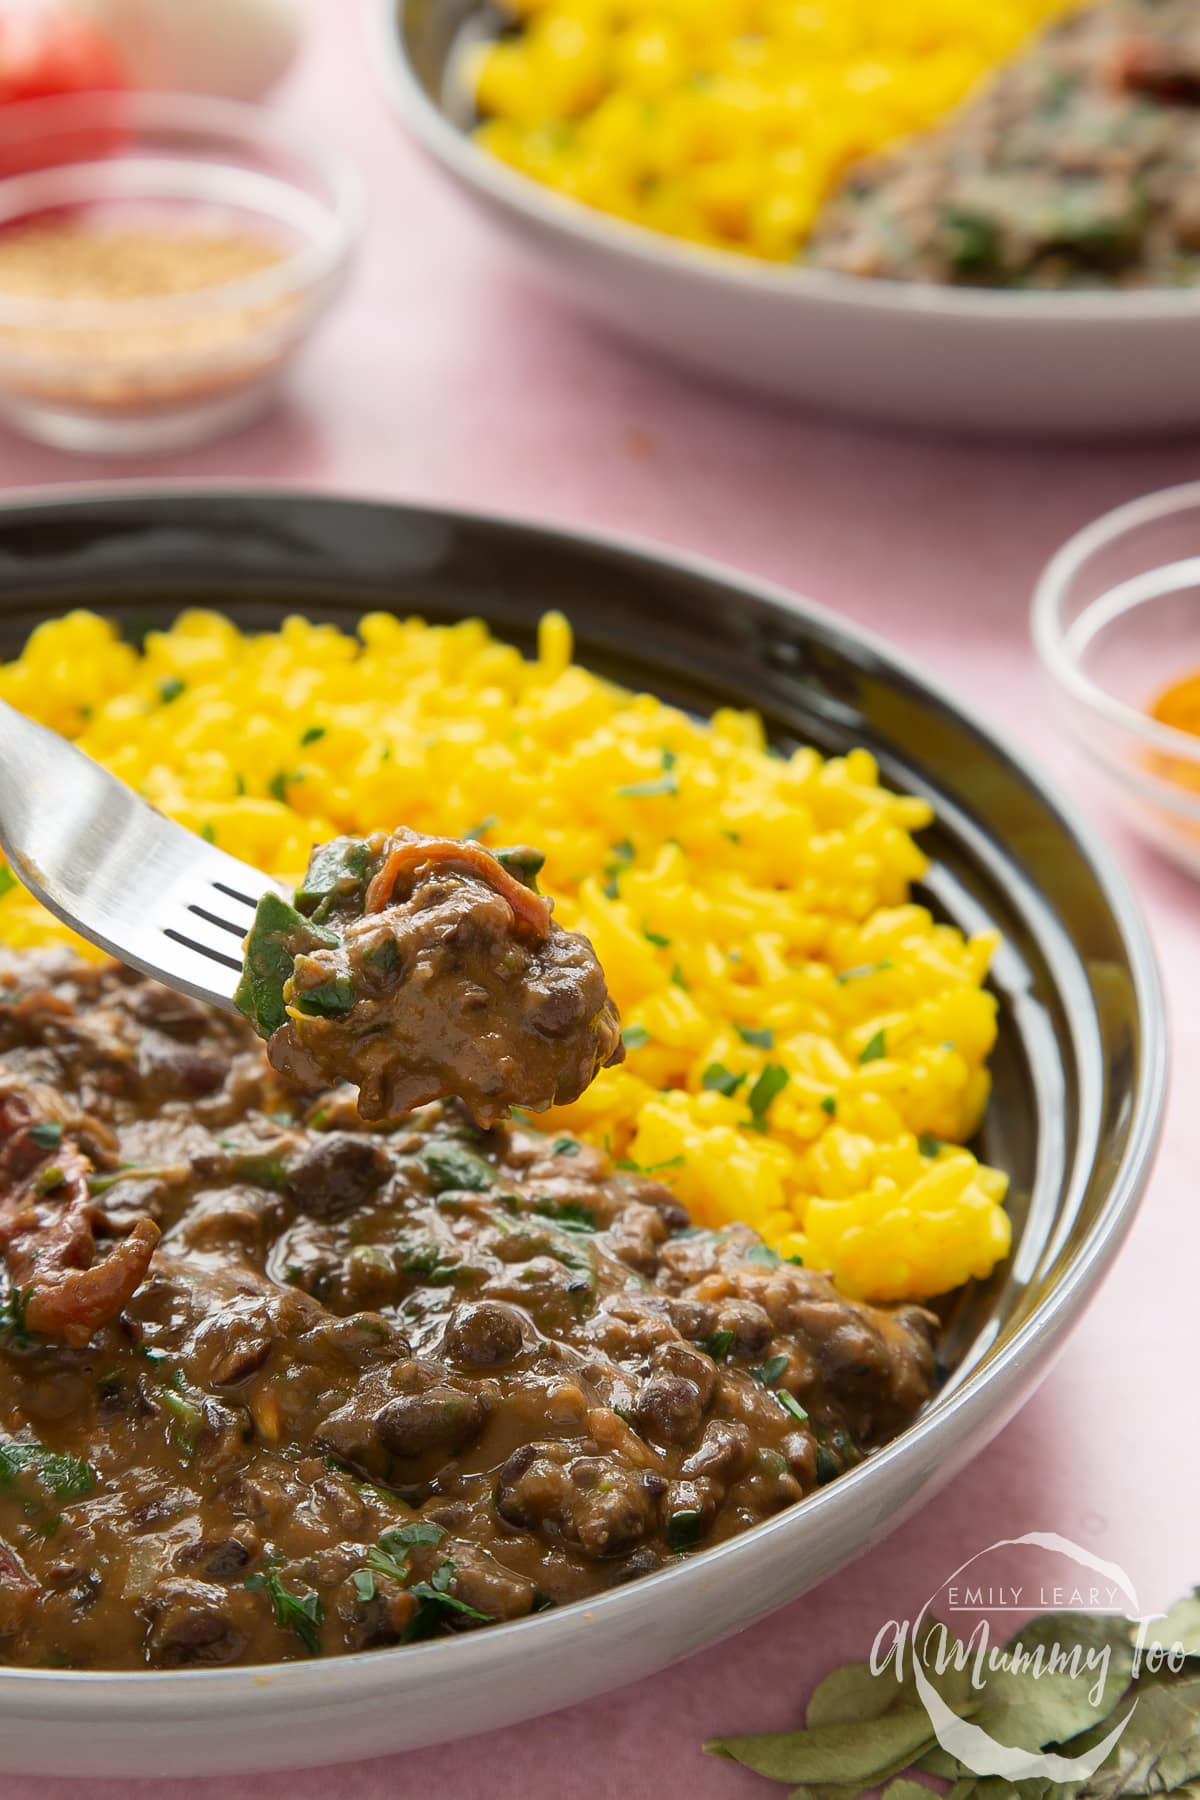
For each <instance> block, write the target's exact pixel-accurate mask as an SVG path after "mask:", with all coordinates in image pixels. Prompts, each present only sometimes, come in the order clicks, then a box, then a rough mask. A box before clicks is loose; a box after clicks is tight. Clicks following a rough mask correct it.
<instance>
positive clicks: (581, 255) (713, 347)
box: [363, 0, 1200, 437]
mask: <svg viewBox="0 0 1200 1800" xmlns="http://www.w3.org/2000/svg"><path fill="white" fill-rule="evenodd" d="M363 3H364V5H365V6H366V7H367V9H368V16H369V23H370V29H371V36H372V42H373V46H374V51H375V62H376V66H377V68H378V71H379V75H380V79H381V81H382V83H383V87H384V90H385V92H386V94H387V95H388V97H389V99H390V100H391V102H392V104H393V106H394V108H395V110H396V114H397V117H398V118H399V119H400V122H401V123H402V125H403V126H404V128H405V130H406V131H408V132H409V133H410V134H411V136H412V137H413V138H414V139H415V140H416V142H417V143H418V144H419V145H420V146H421V148H422V149H423V150H424V151H425V153H426V155H428V156H429V157H430V158H431V159H432V160H433V161H434V163H436V165H437V166H438V167H439V168H440V169H441V170H442V171H443V172H444V173H445V174H446V175H447V176H449V178H450V180H451V181H452V182H453V183H454V184H455V186H456V187H457V188H459V189H460V191H461V192H462V193H463V194H465V195H466V196H467V198H468V199H470V200H471V201H473V202H474V203H475V204H476V205H477V206H479V207H480V208H481V209H482V210H483V212H484V213H485V214H486V216H487V217H488V218H489V219H490V220H491V221H492V222H493V223H494V224H495V225H497V226H498V227H499V228H500V230H501V231H502V232H503V233H504V235H505V237H506V238H507V239H508V240H509V241H510V242H511V243H512V244H513V246H514V247H515V248H516V249H517V250H518V251H519V253H520V254H521V255H522V256H523V257H524V258H525V260H526V262H527V263H528V264H529V265H530V266H531V267H532V269H533V270H534V271H535V273H536V274H537V275H538V277H539V279H541V280H542V281H544V282H545V283H547V284H548V285H549V286H550V287H551V288H553V289H554V290H555V291H556V292H557V293H559V294H561V295H562V296H563V297H564V298H566V299H567V300H568V301H570V303H571V304H572V305H574V306H576V307H578V308H579V309H580V311H582V312H583V313H585V314H587V315H588V316H589V317H590V318H592V319H594V320H596V321H597V322H598V323H600V324H602V325H605V326H607V327H609V328H610V329H611V330H613V331H615V332H617V333H618V334H619V335H620V336H622V337H624V338H626V339H628V340H629V341H630V342H631V343H636V344H639V345H641V346H643V347H644V348H646V349H649V350H653V351H654V352H656V353H657V354H659V355H662V356H666V357H669V358H670V359H672V360H673V361H675V362H679V363H682V364H684V365H686V366H687V367H688V368H690V369H693V370H696V371H698V372H699V373H701V374H704V375H708V376H710V377H712V378H714V379H717V380H720V381H723V382H729V383H735V384H737V385H738V386H740V387H747V388H750V389H752V390H754V391H756V392H758V393H761V394H764V395H766V396H767V397H768V398H770V399H772V400H775V401H780V400H795V401H801V402H805V403H810V404H812V405H815V406H817V407H820V408H822V409H827V408H836V409H838V410H846V411H850V412H854V413H862V414H865V415H867V416H870V417H875V418H882V419H888V420H893V421H896V422H898V423H901V424H906V425H917V426H922V427H933V428H942V427H951V428H953V429H955V430H959V431H977V432H984V433H997V432H999V433H1014V432H1016V433H1022V434H1024V433H1034V434H1040V435H1048V436H1055V437H1062V436H1067V437H1078V436H1083V435H1087V436H1089V437H1090V436H1092V435H1093V434H1095V433H1096V432H1098V431H1099V432H1109V431H1113V432H1115V431H1120V432H1122V433H1128V432H1130V431H1158V430H1162V429H1164V428H1166V429H1172V428H1173V429H1178V428H1180V427H1185V426H1189V425H1194V424H1195V423H1196V422H1197V420H1200V355H1198V354H1197V351H1198V350H1200V288H1174V289H1167V288H1162V289H1153V288H1143V289H1136V290H1135V289H1129V290H1126V291H1123V292H1120V293H1115V292H1099V291H1097V292H1092V293H1088V292H1082V291H1079V292H1072V293H1035V292H1032V291H1031V292H1021V293H999V292H988V291H986V290H984V289H981V288H961V287H960V288H955V287H939V286H935V285H933V284H932V283H924V282H907V281H877V280H865V279H862V278H860V277H857V276H847V275H833V274H829V273H826V272H825V271H823V270H820V269H806V268H803V267H800V266H788V265H785V264H777V263H766V262H760V261H757V260H755V259H754V258H753V257H748V256H739V255H735V254H734V253H733V252H730V251H724V250H710V249H706V248H705V247H704V246H702V245H696V244H688V243H684V242H683V241H681V240H680V239H677V238H672V237H668V236H666V235H664V234H663V233H661V232H656V231H650V230H648V229H647V228H645V227H644V226H640V225H633V224H628V223H626V222H625V221H624V220H622V219H617V218H613V217H610V216H609V215H608V214H607V213H602V212H599V211H596V210H595V209H594V208H592V207H588V206H584V205H581V204H580V203H578V202H576V201H574V200H571V199H568V198H566V197H564V196H563V195H561V194H558V193H556V192H555V191H554V190H553V189H551V188H548V187H545V186H543V185H542V184H541V183H539V182H536V181H533V180H531V179H529V178H528V177H527V176H524V175H522V174H520V173H519V172H518V171H516V170H514V169H510V168H509V167H507V166H506V165H505V164H503V163H501V162H500V161H499V160H498V159H497V158H495V157H493V156H490V155H489V154H487V152H485V151H483V150H481V149H479V148H478V147H477V146H476V145H475V144H474V143H473V142H472V141H471V138H470V135H469V126H470V124H471V106H470V96H469V94H468V93H467V92H466V91H465V84H464V82H463V80H462V77H461V68H462V64H461V51H462V48H463V45H464V43H471V42H477V41H479V40H481V39H484V38H487V37H489V36H494V35H495V34H496V32H497V31H498V30H499V28H500V26H501V24H502V17H501V13H500V11H499V10H498V8H497V7H495V6H493V5H491V4H490V3H489V0H363ZM396 229H400V223H399V221H397V224H396Z"/></svg>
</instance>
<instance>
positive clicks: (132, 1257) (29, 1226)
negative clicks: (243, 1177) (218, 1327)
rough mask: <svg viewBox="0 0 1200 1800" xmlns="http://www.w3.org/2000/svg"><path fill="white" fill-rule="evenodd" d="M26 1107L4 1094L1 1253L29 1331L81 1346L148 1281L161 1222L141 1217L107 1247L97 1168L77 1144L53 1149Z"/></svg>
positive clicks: (0, 1106)
mask: <svg viewBox="0 0 1200 1800" xmlns="http://www.w3.org/2000/svg"><path fill="white" fill-rule="evenodd" d="M24 1110H25V1109H24V1108H23V1107H22V1105H21V1103H20V1101H19V1100H18V1099H17V1097H16V1096H13V1095H0V1133H3V1134H4V1137H5V1141H4V1146H3V1151H2V1152H0V1185H2V1186H4V1187H5V1188H7V1192H5V1193H4V1194H3V1196H2V1197H0V1253H2V1254H3V1256H4V1260H5V1262H6V1264H7V1267H8V1276H9V1281H10V1282H11V1284H12V1286H13V1288H14V1289H18V1290H19V1291H20V1292H21V1294H22V1295H23V1296H24V1303H23V1307H22V1318H23V1322H24V1324H25V1327H26V1329H27V1330H29V1331H31V1332H35V1333H37V1334H38V1335H40V1336H44V1337H54V1338H61V1339H63V1340H64V1341H65V1342H66V1343H68V1344H70V1345H72V1346H73V1347H74V1348H76V1349H82V1348H83V1347H84V1345H86V1344H88V1343H90V1341H91V1339H92V1338H93V1336H94V1335H95V1333H96V1332H97V1331H98V1330H99V1329H100V1327H101V1326H102V1325H107V1324H108V1323H109V1322H110V1321H111V1320H112V1319H115V1318H116V1317H117V1316H118V1315H119V1314H120V1312H121V1311H122V1309H123V1308H124V1307H125V1306H126V1305H127V1304H128V1302H129V1300H130V1299H131V1298H132V1297H133V1294H134V1293H135V1291H136V1290H137V1288H138V1287H140V1285H141V1283H142V1281H143V1280H144V1279H145V1276H146V1272H147V1270H148V1269H149V1266H150V1259H151V1257H152V1256H153V1254H154V1247H155V1245H156V1244H157V1243H158V1238H159V1231H158V1226H157V1225H156V1224H155V1223H154V1222H153V1220H152V1219H148V1218H142V1219H138V1220H136V1221H135V1223H134V1225H133V1228H132V1230H131V1231H130V1232H129V1233H128V1234H127V1235H126V1236H125V1237H123V1238H121V1239H119V1240H118V1241H117V1242H116V1243H115V1244H113V1246H112V1247H111V1248H110V1249H108V1250H104V1251H102V1250H101V1249H100V1247H99V1245H98V1244H97V1242H96V1226H97V1225H98V1224H106V1223H107V1221H106V1220H105V1217H104V1214H103V1211H102V1210H101V1209H100V1208H98V1207H97V1206H96V1204H95V1202H94V1201H93V1199H92V1196H91V1194H90V1193H89V1191H88V1184H87V1178H88V1173H89V1170H90V1167H91V1165H90V1164H89V1162H88V1160H87V1158H86V1157H85V1156H83V1155H82V1153H81V1152H80V1151H79V1150H78V1149H77V1148H76V1146H75V1145H74V1144H72V1143H70V1142H63V1143H62V1144H60V1145H59V1146H58V1147H57V1148H56V1149H54V1150H52V1151H50V1152H47V1151H46V1149H45V1148H44V1147H43V1146H41V1145H39V1144H38V1143H37V1140H36V1139H35V1138H34V1137H33V1136H32V1134H31V1130H30V1126H29V1124H28V1121H27V1119H26V1118H25V1117H24V1116H23V1114H24Z"/></svg>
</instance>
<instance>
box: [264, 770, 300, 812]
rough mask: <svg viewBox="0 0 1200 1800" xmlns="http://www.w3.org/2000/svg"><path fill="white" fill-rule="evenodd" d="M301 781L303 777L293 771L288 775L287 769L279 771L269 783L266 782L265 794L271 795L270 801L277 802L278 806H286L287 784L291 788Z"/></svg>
mask: <svg viewBox="0 0 1200 1800" xmlns="http://www.w3.org/2000/svg"><path fill="white" fill-rule="evenodd" d="M303 780H304V777H303V775H301V774H300V773H299V772H298V771H297V770H295V769H293V770H292V771H291V772H290V773H289V771H288V770H287V769H280V770H278V771H277V773H276V774H274V775H272V777H271V779H270V781H268V783H267V792H268V793H269V794H270V795H271V797H272V799H274V800H278V802H279V804H280V806H286V805H287V791H288V785H289V783H290V784H291V785H292V786H295V785H296V784H297V783H298V782H301V781H303Z"/></svg>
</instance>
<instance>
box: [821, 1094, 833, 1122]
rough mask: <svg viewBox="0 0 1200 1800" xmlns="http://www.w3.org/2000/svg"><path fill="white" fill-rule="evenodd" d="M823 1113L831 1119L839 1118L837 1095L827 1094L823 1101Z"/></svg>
mask: <svg viewBox="0 0 1200 1800" xmlns="http://www.w3.org/2000/svg"><path fill="white" fill-rule="evenodd" d="M821 1111H822V1112H823V1113H828V1114H829V1116H830V1118H831V1119H836V1118H837V1096H836V1095H835V1094H826V1096H825V1098H824V1099H823V1100H822V1101H821Z"/></svg>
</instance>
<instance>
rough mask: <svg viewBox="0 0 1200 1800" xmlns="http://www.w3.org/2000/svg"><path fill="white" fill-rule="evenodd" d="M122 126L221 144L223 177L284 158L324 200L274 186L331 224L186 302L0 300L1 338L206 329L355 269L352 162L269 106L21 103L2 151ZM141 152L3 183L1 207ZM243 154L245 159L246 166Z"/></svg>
mask: <svg viewBox="0 0 1200 1800" xmlns="http://www.w3.org/2000/svg"><path fill="white" fill-rule="evenodd" d="M124 124H128V125H130V126H131V127H132V129H133V132H134V134H135V136H136V134H138V133H142V132H144V133H154V132H156V131H159V130H161V131H164V132H169V133H170V135H171V137H172V138H173V139H179V140H185V139H187V138H189V137H190V138H192V139H194V140H196V141H199V140H202V139H204V138H210V137H213V136H221V137H224V138H226V139H228V140H229V145H230V147H231V149H232V150H233V154H231V155H229V156H227V157H226V158H224V159H223V161H222V164H221V166H224V167H231V166H242V167H245V166H246V162H245V155H246V152H247V151H248V150H249V149H251V148H254V149H257V148H260V147H261V148H267V149H274V150H281V151H283V152H284V153H286V154H287V155H288V156H289V157H291V158H292V159H294V161H295V162H296V163H297V164H298V165H300V166H302V167H305V168H307V169H308V170H310V171H311V173H312V174H313V176H314V178H315V182H316V185H317V187H318V189H319V190H320V191H319V192H317V193H310V192H306V191H305V190H304V189H303V188H302V187H301V186H300V185H299V184H298V183H297V182H296V181H294V180H293V179H291V177H289V176H287V175H284V174H277V175H276V176H274V179H275V180H276V181H277V182H278V183H279V185H281V186H286V187H287V188H289V189H290V190H291V191H292V192H293V193H295V194H301V195H303V197H304V199H305V200H306V201H307V202H308V203H309V205H310V206H311V207H312V209H313V210H314V212H315V211H317V210H319V211H320V212H321V213H322V214H323V215H324V216H323V219H322V223H321V226H320V229H319V231H318V232H317V233H316V234H315V235H312V236H310V237H309V238H307V239H306V241H304V242H302V243H300V244H298V245H297V246H296V247H295V248H293V249H290V250H288V251H287V253H286V254H285V255H284V256H283V258H282V259H281V260H280V261H279V262H277V263H273V264H272V265H271V266H270V267H268V268H266V269H264V270H262V271H261V272H258V273H255V274H251V275H246V276H242V277H239V278H238V279H237V280H234V281H225V282H220V283H217V284H215V285H213V286H210V287H204V288H195V289H192V290H190V291H188V292H186V293H180V294H168V295H162V296H158V297H153V298H148V299H147V298H137V297H135V298H130V299H91V298H87V299H55V298H54V297H53V296H52V295H21V294H16V295H14V294H7V293H4V292H3V291H2V290H0V328H13V329H17V328H22V327H28V328H30V329H33V330H36V331H38V332H39V333H46V334H49V333H52V332H54V331H57V330H98V331H104V330H119V331H125V330H128V329H129V328H130V327H132V326H135V325H138V326H142V325H144V326H154V325H173V324H179V323H181V322H184V323H186V322H188V321H190V320H194V319H208V318H211V317H212V316H213V315H214V314H215V313H224V312H237V311H241V310H243V309H248V308H253V307H259V306H264V305H269V304H270V303H271V302H273V301H277V300H283V299H287V298H289V297H290V296H292V295H294V294H298V293H302V292H304V291H306V290H309V291H311V290H313V289H315V288H318V287H320V286H321V285H322V284H323V283H326V282H328V281H329V280H330V279H331V278H332V277H333V276H335V275H336V274H337V273H338V272H339V271H340V270H341V269H342V268H343V266H344V265H345V264H346V262H347V261H348V260H349V257H350V255H351V253H352V251H353V250H354V248H355V246H356V244H357V243H358V240H359V238H360V237H361V235H362V231H363V225H364V221H365V215H366V200H365V188H364V185H363V181H362V177H361V176H360V174H359V172H358V170H357V169H356V167H355V166H354V164H353V163H352V162H351V161H350V160H349V158H348V157H347V156H345V155H344V154H343V152H342V151H341V150H338V149H335V148H333V147H331V146H330V144H329V143H328V141H327V139H326V138H325V137H324V136H323V135H322V137H321V138H320V140H316V139H315V138H310V137H309V136H308V135H307V134H305V133H304V132H302V131H300V130H299V129H298V128H297V127H296V126H295V125H293V124H292V122H291V121H290V120H289V119H287V118H284V117H282V116H281V115H280V114H278V113H277V112H275V111H274V110H272V109H271V108H269V107H266V106H256V105H253V104H252V103H250V102H248V101H244V100H226V99H224V98H220V97H215V96H211V95H207V94H193V93H171V92H169V91H167V90H159V89H97V90H95V91H93V92H91V93H86V94H54V95H48V96H45V97H42V98H39V99H34V100H20V101H17V102H16V103H15V104H13V105H10V106H6V107H4V108H3V110H2V111H0V150H2V149H3V148H5V147H6V146H8V145H9V144H14V143H21V142H28V141H30V140H33V141H36V140H37V138H38V137H39V136H43V135H47V134H49V135H60V134H61V135H64V136H66V137H68V138H69V137H70V136H71V135H74V134H75V133H77V132H80V133H86V132H88V131H89V130H91V129H104V128H105V127H109V128H113V129H119V128H120V127H121V126H122V125H124ZM137 151H138V146H137V144H136V142H135V143H134V144H132V145H131V146H128V147H126V146H124V145H121V144H118V146H117V148H116V150H115V153H114V154H112V155H105V154H100V155H96V154H84V155H82V156H76V155H72V156H70V157H69V158H68V160H67V161H66V162H63V163H61V164H55V165H51V167H50V169H49V170H43V169H36V170H27V171H21V172H19V173H17V174H12V175H5V176H0V200H2V199H3V198H4V196H5V194H6V193H7V192H9V191H11V189H12V187H13V186H14V185H15V184H17V183H21V182H28V181H30V180H31V179H36V178H37V177H38V176H41V175H44V174H46V173H55V172H57V171H59V170H61V171H63V172H66V171H69V170H73V169H74V170H83V169H89V170H90V169H97V170H103V169H105V168H111V167H113V166H115V164H116V163H118V162H119V161H120V160H121V159H122V158H128V157H130V156H131V155H132V156H136V155H137ZM239 152H240V154H241V156H242V159H243V160H242V162H241V163H240V164H239V163H238V162H237V154H238V153H239ZM173 162H174V163H175V165H176V166H178V165H179V164H180V163H189V164H190V166H192V167H194V168H196V169H197V170H201V171H203V170H204V169H206V168H208V167H210V166H213V165H212V164H211V163H210V162H209V160H208V159H201V158H199V157H195V158H194V160H193V158H192V156H190V155H189V152H188V150H187V148H186V144H185V143H183V142H181V143H180V147H179V149H178V152H177V154H176V155H175V157H174V158H173ZM20 223H21V214H20V213H17V214H16V216H15V217H14V219H12V220H5V221H4V224H5V226H10V225H18V226H19V225H20Z"/></svg>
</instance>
